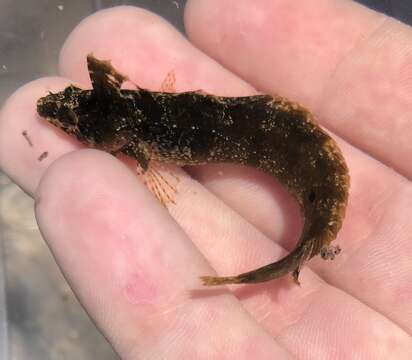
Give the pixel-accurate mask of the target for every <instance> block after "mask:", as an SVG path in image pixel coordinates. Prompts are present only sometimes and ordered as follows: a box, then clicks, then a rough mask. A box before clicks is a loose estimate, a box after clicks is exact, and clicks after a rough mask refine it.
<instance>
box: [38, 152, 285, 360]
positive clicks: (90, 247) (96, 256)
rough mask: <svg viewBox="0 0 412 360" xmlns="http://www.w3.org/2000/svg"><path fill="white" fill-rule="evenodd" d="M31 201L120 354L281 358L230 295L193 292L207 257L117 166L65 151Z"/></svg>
mask: <svg viewBox="0 0 412 360" xmlns="http://www.w3.org/2000/svg"><path fill="white" fill-rule="evenodd" d="M86 169H87V171H85V170H86ZM119 189H121V190H122V191H119ZM35 199H36V217H37V219H38V222H39V225H40V229H41V232H42V234H43V236H44V237H45V239H46V241H47V242H48V244H49V246H50V248H51V250H52V252H53V254H54V256H55V257H56V259H57V261H58V263H59V264H60V266H61V267H62V270H63V271H64V273H65V276H66V278H67V279H68V281H69V283H70V284H71V286H72V287H73V289H74V290H75V292H76V294H77V296H78V297H79V299H80V301H81V303H82V304H83V305H84V306H85V308H86V310H87V311H88V313H89V314H90V315H91V316H92V318H93V319H94V320H95V321H96V323H97V324H98V326H99V328H100V329H102V331H103V332H104V334H105V335H106V337H107V338H108V339H109V340H110V342H111V343H112V344H113V345H114V347H115V349H116V350H117V352H118V353H119V354H120V356H121V357H122V358H126V359H142V358H151V357H157V358H167V359H194V358H217V357H220V354H224V356H225V357H228V358H241V359H250V357H251V352H253V353H254V354H255V352H257V353H258V356H259V358H262V359H269V358H273V356H275V357H280V358H282V359H283V358H285V359H286V358H288V354H287V353H286V352H285V351H284V350H283V349H282V348H280V347H279V346H277V345H276V343H275V342H274V341H273V339H272V338H271V337H270V336H269V335H268V334H267V333H266V332H264V331H263V330H262V328H260V327H259V325H258V324H257V323H256V322H255V321H254V320H253V319H252V318H251V317H250V316H249V315H248V314H247V313H246V312H245V311H244V310H243V308H242V307H241V306H240V304H239V303H238V301H237V300H236V299H235V297H233V296H232V295H230V294H229V293H227V292H225V291H219V292H214V294H213V296H210V294H209V296H208V295H207V294H206V293H204V292H202V291H201V290H200V284H199V280H198V275H199V274H202V273H207V272H209V271H210V270H211V269H210V268H209V266H208V264H207V262H206V261H205V260H204V258H203V257H202V256H201V255H200V253H199V252H198V250H197V249H196V248H195V247H194V246H193V244H192V243H191V241H189V240H188V239H187V237H186V236H185V234H184V233H183V232H182V230H180V229H179V227H178V226H176V224H175V223H174V222H173V221H172V220H171V218H170V217H169V216H168V214H167V212H166V211H165V210H164V209H163V208H162V207H161V206H160V205H159V204H157V203H156V202H154V201H153V199H152V198H151V197H150V196H149V194H148V193H147V192H146V191H143V185H141V186H136V177H135V174H134V173H133V172H132V171H130V170H129V169H128V168H127V167H125V166H124V165H122V164H121V162H119V161H117V160H115V159H114V158H113V157H111V156H109V155H106V154H104V153H102V152H97V151H94V150H83V151H78V152H74V153H72V154H69V155H67V156H65V157H63V158H61V159H59V160H58V161H56V162H55V163H54V164H53V165H52V166H51V167H50V168H49V170H48V171H47V172H46V174H45V175H44V177H43V178H42V181H41V183H40V186H39V188H38V191H37V192H36V195H35ZM234 324H235V325H234Z"/></svg>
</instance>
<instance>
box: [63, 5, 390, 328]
mask: <svg viewBox="0 0 412 360" xmlns="http://www.w3.org/2000/svg"><path fill="white" fill-rule="evenodd" d="M124 11H125V9H116V10H113V12H104V13H101V14H98V15H96V17H98V18H97V19H98V20H99V22H98V24H99V26H100V27H101V28H103V29H104V28H109V29H113V28H116V26H115V25H113V24H112V23H117V24H124V23H125V21H124V20H125V19H127V22H126V23H128V24H131V25H130V26H131V27H130V29H128V28H125V27H124V25H122V26H123V31H125V33H129V31H130V32H132V31H133V29H134V30H135V31H137V32H138V33H139V35H140V36H141V37H142V39H140V40H139V42H138V43H136V42H137V40H133V42H130V43H127V42H122V41H123V40H122V39H125V37H124V36H123V35H122V33H117V34H115V35H113V32H111V34H112V36H116V38H112V39H111V40H112V41H113V42H114V43H116V44H117V46H118V47H119V49H120V48H127V49H129V51H131V52H132V53H133V52H134V51H137V50H134V49H133V47H134V46H138V47H139V46H142V44H145V45H146V46H152V47H149V49H150V51H149V52H150V53H152V54H153V55H152V56H153V57H154V58H162V59H163V61H164V62H166V63H167V62H168V61H170V62H172V60H173V59H174V58H175V54H174V53H172V54H170V56H171V58H167V57H164V55H162V56H161V55H156V54H157V53H159V54H162V52H163V49H164V46H166V45H165V44H163V43H161V42H159V41H157V42H156V41H155V40H153V39H152V38H151V37H152V36H153V34H152V32H149V33H148V32H147V31H146V30H145V28H144V27H142V28H140V27H138V26H139V25H138V24H143V25H144V24H145V22H144V21H143V20H136V19H135V18H134V17H135V16H137V17H139V16H142V15H143V14H146V13H142V12H138V11H133V12H131V13H129V12H127V13H125V12H124ZM129 16H130V18H129ZM144 16H146V15H144ZM100 17H102V18H103V17H104V19H105V20H104V19H102V18H100ZM89 20H90V21H89V22H84V23H83V24H82V25H81V26H82V27H81V31H80V30H75V32H74V33H73V34H72V36H71V37H70V38H69V40H68V42H67V43H66V45H65V48H64V49H65V50H64V52H67V53H71V54H73V53H75V52H76V51H77V49H79V48H81V49H82V51H83V52H84V54H83V57H84V56H85V53H87V52H90V51H93V52H96V53H97V52H98V51H99V52H103V51H105V54H107V55H106V58H109V59H117V60H113V63H114V64H115V65H116V63H115V61H117V62H118V63H119V66H123V70H122V71H123V72H124V73H125V74H129V73H132V74H134V75H133V76H130V77H131V78H132V80H133V81H135V82H137V83H138V84H139V85H140V82H139V80H138V78H139V76H140V75H141V76H142V78H145V77H146V78H147V77H149V75H150V70H148V69H150V68H149V67H148V64H145V63H140V62H135V61H134V60H133V59H131V58H129V59H130V60H129V62H128V61H126V60H124V59H123V58H122V57H121V55H119V54H117V53H116V52H113V53H109V51H110V49H106V48H105V49H100V48H96V47H95V44H99V43H100V42H101V41H100V40H99V39H97V40H96V39H95V40H94V41H92V39H89V40H87V39H88V38H87V34H88V33H93V34H101V36H102V38H105V39H107V36H108V35H109V34H105V33H104V32H103V33H102V32H101V31H98V30H97V29H94V26H95V23H94V22H92V21H91V20H93V19H89ZM163 31H164V32H165V34H163ZM170 31H171V30H170V28H169V27H168V26H165V27H163V26H162V25H160V24H159V28H158V29H157V30H156V31H155V32H154V34H155V35H156V36H157V37H159V38H161V39H163V38H165V39H167V41H169V42H170V41H171V39H170V36H171V35H170V34H169V32H170ZM96 36H97V35H96ZM176 36H178V39H181V38H180V35H176ZM146 37H147V38H146ZM126 38H127V37H126ZM133 39H135V38H133ZM86 40H87V44H85V43H81V46H77V45H76V44H77V42H84V41H86ZM128 41H130V40H128ZM181 41H184V40H181ZM140 42H141V43H140ZM147 44H155V45H147ZM185 44H186V45H185V46H189V45H188V44H187V43H186V42H185ZM177 48H178V52H179V53H186V52H187V53H189V54H190V51H191V50H187V49H186V48H184V47H183V45H178V46H177ZM185 49H186V50H185ZM118 51H120V50H118ZM170 51H171V50H170ZM64 52H63V53H64ZM196 54H197V55H196V56H193V57H190V55H189V60H190V61H193V62H194V63H193V64H191V63H190V62H189V60H187V62H186V66H187V69H188V70H187V71H186V72H181V73H180V76H181V77H182V78H183V83H184V82H185V79H188V78H190V79H192V80H193V81H197V80H196V79H197V77H196V75H198V74H197V73H196V72H194V73H193V74H192V73H191V72H190V71H191V70H192V71H193V68H195V66H196V65H195V62H196V61H199V62H201V63H204V62H205V61H206V60H204V59H201V54H200V53H198V52H197V53H196ZM76 56H77V55H76ZM176 56H177V55H176ZM78 57H79V58H81V57H82V56H78ZM63 58H64V59H66V57H64V56H62V59H63ZM67 59H68V60H67V63H66V62H65V61H66V60H62V64H61V66H62V71H63V72H64V73H65V74H66V75H67V76H76V73H77V72H80V73H81V72H82V71H83V72H84V71H85V70H84V69H82V67H83V65H81V66H80V62H78V63H75V64H74V65H73V64H71V63H70V61H69V58H67ZM76 64H77V65H76ZM173 65H174V66H177V67H179V66H180V65H179V64H176V63H174V64H173ZM76 66H77V67H76ZM209 66H210V67H212V68H213V67H214V66H215V64H214V63H213V62H211V63H210V64H209ZM116 67H117V65H116ZM158 67H159V68H162V67H165V68H168V69H170V67H171V66H170V65H169V66H167V65H165V64H159V66H158ZM205 71H206V70H205ZM219 71H221V70H220V68H219V67H218V68H216V72H219ZM207 72H212V71H211V70H207ZM165 73H167V71H165ZM225 74H226V73H223V74H222V76H223V77H224V76H226V75H225ZM178 79H179V76H178ZM77 80H78V81H81V79H80V78H77ZM210 81H211V82H212V81H216V79H211V80H210ZM155 82H157V81H155ZM160 82H161V81H159V83H160ZM178 82H179V81H178ZM233 84H234V83H233ZM218 85H219V84H218V83H216V84H211V85H210V86H211V87H212V86H213V87H218ZM144 86H147V87H152V86H154V85H153V84H150V83H147V84H146V85H144ZM348 148H349V150H347V156H348V157H350V156H351V152H352V150H350V149H351V147H348ZM362 159H363V161H367V160H368V157H367V156H363V158H362ZM368 161H369V160H368ZM356 166H358V167H362V166H364V165H363V164H362V163H361V162H360V161H359V162H358V163H356ZM206 171H207V170H206ZM391 175H393V174H392V173H391ZM368 179H370V178H368ZM388 179H391V180H393V179H394V178H393V177H390V176H389V175H388ZM363 183H364V184H365V182H363ZM185 186H186V187H185V190H184V191H185V194H183V196H182V197H180V198H178V199H177V200H178V201H177V203H178V207H177V209H176V212H175V213H174V215H175V216H176V217H177V218H178V221H179V222H180V224H182V226H183V227H184V229H185V231H186V232H188V234H189V235H190V237H191V238H192V239H193V240H194V241H195V243H196V244H197V245H198V246H199V248H200V249H201V250H202V251H203V252H204V253H205V254H206V256H207V257H208V259H209V260H210V261H211V262H212V264H213V265H214V266H215V267H216V269H217V270H218V271H219V272H220V271H221V272H230V271H233V272H236V271H238V270H240V268H241V266H244V268H243V269H242V270H247V267H248V266H249V265H250V266H251V267H249V269H250V268H252V265H253V266H257V265H262V264H264V263H265V262H268V261H269V258H270V257H271V256H273V254H276V253H277V252H278V251H279V249H278V248H276V247H275V246H274V245H273V244H271V243H270V242H267V239H265V238H264V237H262V236H261V234H260V236H259V235H258V234H257V233H256V232H254V233H252V232H251V230H247V231H246V227H245V226H244V225H241V222H240V221H238V220H236V222H231V223H230V222H229V224H230V225H235V226H232V227H233V228H237V229H240V231H238V232H235V233H232V234H230V236H228V235H226V234H227V230H226V231H225V228H227V225H228V223H227V222H224V223H219V222H218V221H217V220H216V219H221V218H225V216H228V215H227V214H228V213H227V209H226V210H224V211H223V210H222V211H221V212H219V211H217V209H218V206H221V205H213V206H210V207H209V202H210V201H212V198H210V197H203V195H202V196H199V199H198V200H197V201H196V200H195V202H193V196H191V195H193V193H196V195H199V193H200V191H201V190H200V189H198V188H196V187H195V185H185ZM366 186H368V187H369V190H370V189H371V187H370V184H368V185H367V184H365V188H366ZM227 190H228V191H230V189H227ZM186 196H187V197H186ZM242 205H243V206H244V207H246V206H248V205H247V203H246V202H245V203H243V204H242ZM369 205H370V204H364V205H363V208H365V209H366V208H367V206H369ZM197 206H198V207H201V208H202V209H200V210H196V209H195V208H196V207H197ZM202 210H203V212H202ZM179 214H180V218H179ZM210 214H213V215H214V216H213V217H212V219H211V220H207V221H204V219H207V218H210ZM266 215H267V218H266V219H267V220H268V222H270V223H273V222H275V223H277V222H276V219H273V215H272V213H270V212H268V213H267V214H266ZM196 219H198V220H196ZM229 219H231V220H230V221H232V219H234V217H232V215H231V216H230V218H229ZM191 224H194V225H191ZM191 226H192V227H191ZM193 226H195V228H193ZM215 228H216V229H217V230H216V232H210V229H215ZM355 229H356V228H355ZM357 231H361V230H360V229H357ZM202 232H203V233H202ZM215 239H224V240H227V241H223V240H220V241H216V240H215ZM354 239H356V237H354ZM248 240H249V243H248V242H247V241H248ZM211 241H213V242H212V243H211ZM247 244H248V245H247ZM358 244H359V243H356V245H357V246H358ZM235 249H236V251H235ZM239 249H240V251H239ZM235 253H237V254H238V255H235ZM222 254H228V256H226V257H224V258H223V257H222ZM327 265H329V264H327ZM329 267H330V265H329ZM312 278H313V276H312ZM317 286H319V283H318V282H317V280H316V279H315V280H314V281H313V282H311V284H310V285H309V289H310V291H313V290H314V289H316V287H317ZM310 291H309V292H310ZM256 293H258V291H256V292H253V294H254V295H256ZM305 296H306V294H305V293H303V292H301V297H299V298H298V299H296V301H293V300H292V302H291V304H290V308H291V309H292V308H293V306H296V307H295V308H294V310H295V311H291V313H292V314H294V315H296V314H298V313H299V311H297V310H301V311H304V309H305V308H304V307H303V306H302V305H303V304H304V301H305V300H302V299H306V298H305ZM252 297H253V296H252ZM291 298H292V296H291V297H290V298H289V297H288V298H287V299H288V300H287V301H286V300H285V303H288V304H289V303H290V300H291ZM255 299H257V300H256V302H254V301H252V302H253V305H251V307H250V308H252V311H253V309H258V308H259V306H260V305H262V304H263V302H264V301H266V303H270V304H271V305H273V303H274V300H273V299H271V301H267V298H265V299H264V297H259V296H257V297H256V298H255ZM299 300H300V301H301V302H300V303H299ZM261 308H264V309H267V307H265V306H263V305H262V307H261ZM268 319H269V320H273V319H274V318H272V317H268ZM267 323H268V324H269V323H270V321H267ZM273 323H276V322H274V321H273V322H272V324H273ZM280 323H281V324H282V322H280ZM269 326H270V328H271V329H272V330H273V331H274V332H275V331H277V330H276V329H274V325H269ZM281 327H282V325H280V327H279V328H281ZM283 328H285V326H283Z"/></svg>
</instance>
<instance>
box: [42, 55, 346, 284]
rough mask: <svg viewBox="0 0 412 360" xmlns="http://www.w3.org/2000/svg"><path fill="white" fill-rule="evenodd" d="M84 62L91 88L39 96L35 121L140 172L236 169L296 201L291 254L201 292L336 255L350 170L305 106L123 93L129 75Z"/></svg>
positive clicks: (208, 280)
mask: <svg viewBox="0 0 412 360" xmlns="http://www.w3.org/2000/svg"><path fill="white" fill-rule="evenodd" d="M87 64H88V69H89V74H90V79H91V81H92V85H93V89H91V90H83V89H80V88H78V87H76V86H73V85H71V86H68V87H67V88H66V89H64V90H63V91H61V92H58V93H56V94H49V95H47V96H45V97H43V98H41V99H39V100H38V103H37V111H38V113H39V115H40V116H42V117H44V118H46V119H47V120H48V121H49V122H51V123H52V124H54V125H56V126H57V127H58V128H60V129H62V130H63V131H65V132H66V133H68V134H70V135H72V136H74V137H76V138H77V139H78V140H79V141H81V142H82V143H84V144H86V145H88V146H90V147H94V148H97V149H102V150H105V151H108V152H110V153H112V154H116V153H120V152H121V153H123V154H126V155H129V156H131V157H133V158H135V159H136V160H137V162H138V164H139V165H140V167H141V169H142V171H143V172H145V171H147V170H148V169H149V164H150V161H152V160H156V161H160V162H167V163H173V164H177V165H197V164H207V163H218V162H219V163H237V164H242V165H246V166H251V167H254V168H257V169H259V170H261V171H264V172H266V173H268V174H270V175H272V176H274V177H276V178H277V179H278V180H279V181H280V182H281V183H282V184H283V185H284V186H285V187H286V188H287V190H288V191H289V192H290V193H291V194H292V195H293V196H294V197H295V198H296V200H297V201H298V203H299V205H300V207H301V210H302V214H303V216H304V220H305V222H304V227H303V231H302V235H301V237H300V240H299V241H298V244H297V245H296V247H295V248H294V249H293V250H292V251H291V252H290V254H288V255H287V256H285V257H284V258H282V259H280V260H279V261H276V262H274V263H272V264H269V265H266V266H263V267H261V268H259V269H256V270H252V271H249V272H246V273H243V274H240V275H237V276H228V277H210V276H204V277H202V278H201V279H202V280H203V283H204V284H205V285H220V284H238V283H258V282H263V281H268V280H271V279H275V278H278V277H280V276H283V275H285V274H287V273H292V275H293V278H294V279H295V281H296V282H297V283H298V277H299V272H300V269H301V267H302V266H303V264H304V263H305V262H307V261H308V260H309V259H311V258H312V257H314V256H315V255H318V254H320V253H321V254H322V256H323V257H324V258H325V259H328V258H329V259H332V258H333V257H334V255H336V254H337V253H338V252H339V251H338V250H337V248H333V247H332V248H331V247H330V246H329V244H330V243H331V241H332V240H334V239H335V238H336V235H337V233H338V231H339V230H340V228H341V226H342V221H343V218H344V216H345V209H346V205H347V199H348V190H349V175H348V168H347V166H346V163H345V160H344V158H343V156H342V154H341V152H340V150H339V148H338V146H337V145H336V143H335V141H334V140H333V139H332V138H331V137H330V136H329V135H328V134H327V133H326V132H325V131H323V130H322V129H321V128H320V127H319V126H318V125H317V124H316V122H315V120H314V118H313V116H312V115H311V113H310V112H308V111H307V110H306V109H304V108H303V107H301V106H300V105H298V104H296V103H293V102H291V101H289V100H287V99H285V98H283V97H280V96H271V95H255V96H244V97H222V96H214V95H210V94H206V93H204V92H202V91H189V92H183V93H178V94H173V93H167V92H154V91H149V90H146V89H142V88H140V87H137V89H136V90H121V85H122V83H123V82H124V81H125V80H127V78H126V77H125V76H123V75H121V74H119V73H118V72H117V71H116V70H115V69H114V68H113V67H112V66H111V64H110V62H109V61H101V60H97V59H96V58H94V57H93V56H92V55H89V56H88V57H87ZM334 249H336V250H334Z"/></svg>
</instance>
